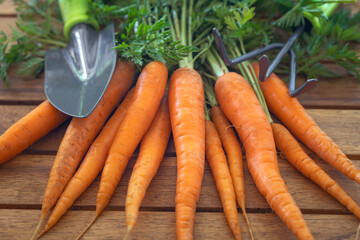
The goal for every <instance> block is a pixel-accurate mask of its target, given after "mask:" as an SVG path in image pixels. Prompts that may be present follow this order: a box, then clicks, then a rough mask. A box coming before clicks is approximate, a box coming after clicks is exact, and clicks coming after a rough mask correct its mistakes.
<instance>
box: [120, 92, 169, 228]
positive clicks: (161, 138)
mask: <svg viewBox="0 0 360 240" xmlns="http://www.w3.org/2000/svg"><path fill="white" fill-rule="evenodd" d="M170 133H171V125H170V115H169V106H168V99H167V95H165V96H164V98H163V100H162V102H161V105H160V107H159V109H158V111H157V113H156V115H155V118H154V120H153V121H152V123H151V125H150V128H149V129H148V130H147V132H146V134H145V135H144V137H143V139H142V140H141V144H140V152H139V156H138V159H137V160H136V163H135V166H134V169H133V172H132V174H131V178H130V181H129V187H128V191H127V195H126V203H125V214H126V226H127V235H128V234H130V232H131V230H132V229H133V228H134V226H135V224H136V221H137V217H138V214H139V207H140V204H141V201H142V200H143V198H144V196H145V193H146V190H147V188H148V186H149V184H150V182H151V180H152V179H153V178H154V176H155V174H156V172H157V170H158V169H159V166H160V163H161V161H162V159H163V157H164V154H165V151H166V146H167V144H168V142H169V138H170Z"/></svg>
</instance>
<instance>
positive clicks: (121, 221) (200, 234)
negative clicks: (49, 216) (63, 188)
mask: <svg viewBox="0 0 360 240" xmlns="http://www.w3.org/2000/svg"><path fill="white" fill-rule="evenodd" d="M39 216H40V211H39V210H6V209H4V210H0V225H1V226H2V227H1V229H0V234H1V239H3V240H20V239H21V240H22V239H30V237H31V234H32V231H33V230H34V229H35V226H36V224H37V221H38V218H39ZM92 216H93V213H92V212H89V211H70V212H69V213H68V215H67V216H66V217H65V218H63V219H62V220H60V222H59V223H58V224H57V225H55V227H54V228H53V229H51V230H50V231H49V232H48V233H46V234H45V235H44V236H43V238H41V239H44V240H52V239H75V238H76V236H77V235H78V234H79V233H80V232H81V230H82V229H83V228H84V227H85V225H86V223H87V222H88V221H89V219H90V218H91V217H92ZM304 217H305V220H306V221H307V223H308V225H309V228H310V230H311V231H312V233H313V235H314V237H315V239H318V240H330V239H342V240H354V239H355V234H356V228H357V226H358V221H357V220H356V219H354V218H352V216H349V215H327V214H324V215H313V214H305V215H304ZM249 220H250V222H251V224H252V228H253V232H254V237H255V239H269V240H278V239H287V240H291V239H294V240H295V239H296V238H295V237H294V235H292V233H291V232H290V231H289V230H288V229H287V228H286V226H285V225H284V224H283V223H282V222H281V220H280V219H279V218H278V217H277V216H276V215H274V214H271V213H268V214H249ZM239 221H240V224H241V226H242V231H243V239H250V236H249V231H248V229H247V227H246V225H245V222H244V220H243V219H242V217H241V216H240V215H239ZM125 232H126V228H125V214H124V212H123V211H104V213H103V214H102V215H101V216H100V218H99V219H98V221H97V222H95V224H94V225H93V226H92V227H91V228H90V229H89V230H88V232H87V233H86V234H85V235H84V237H83V238H82V239H84V240H91V239H94V240H95V239H122V238H123V236H124V235H125ZM130 239H131V240H135V239H142V240H152V239H176V236H175V213H174V212H152V211H144V212H140V214H139V219H138V223H137V225H136V226H135V228H134V230H133V232H132V234H131V236H130ZM194 239H199V240H200V239H206V240H218V239H233V236H232V233H231V231H230V229H229V227H228V225H227V222H226V219H225V217H224V214H223V213H203V212H198V213H196V220H195V228H194Z"/></svg>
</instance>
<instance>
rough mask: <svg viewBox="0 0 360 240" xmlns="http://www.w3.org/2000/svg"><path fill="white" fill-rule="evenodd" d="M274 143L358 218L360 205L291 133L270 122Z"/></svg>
mask: <svg viewBox="0 0 360 240" xmlns="http://www.w3.org/2000/svg"><path fill="white" fill-rule="evenodd" d="M271 127H272V129H273V133H274V138H275V143H276V146H277V148H278V149H279V150H280V151H281V153H282V154H283V155H284V157H285V158H286V159H287V160H288V161H289V162H290V163H291V164H292V165H293V166H294V167H295V168H296V169H297V170H298V171H299V172H301V173H302V174H303V175H304V176H305V177H307V178H310V179H311V180H312V181H313V182H315V183H316V184H317V185H319V186H320V187H321V188H322V189H324V190H325V191H326V192H327V193H329V194H330V195H331V196H333V197H334V198H335V199H336V200H338V201H339V202H340V203H341V204H342V205H344V206H345V207H346V208H347V209H349V211H350V212H352V213H353V214H354V215H355V216H356V217H357V218H359V219H360V207H359V206H358V205H357V204H356V202H354V201H353V200H352V199H351V197H350V196H349V195H347V193H346V192H345V191H344V190H343V189H342V188H341V187H340V186H339V185H338V184H337V183H336V182H335V180H333V179H332V178H331V177H330V176H329V175H327V174H326V172H324V171H323V170H322V169H321V168H320V167H319V166H318V165H317V164H316V163H315V161H314V160H312V159H311V158H310V157H309V156H308V155H307V154H306V153H305V152H304V150H303V149H302V148H301V146H300V144H299V143H298V142H297V141H296V140H295V138H294V137H293V136H292V135H291V133H290V132H289V131H288V130H287V129H286V128H285V127H284V126H283V125H281V124H277V123H272V124H271Z"/></svg>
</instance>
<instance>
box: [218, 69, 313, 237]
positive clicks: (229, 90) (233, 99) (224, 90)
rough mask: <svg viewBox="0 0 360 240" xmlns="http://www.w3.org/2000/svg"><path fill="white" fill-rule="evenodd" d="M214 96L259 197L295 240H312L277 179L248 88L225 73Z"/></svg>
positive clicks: (267, 131) (266, 133)
mask: <svg viewBox="0 0 360 240" xmlns="http://www.w3.org/2000/svg"><path fill="white" fill-rule="evenodd" d="M215 94H216V97H217V99H218V101H219V104H220V107H221V109H222V110H223V111H224V113H225V115H226V116H227V117H228V119H229V120H230V121H231V122H232V124H233V125H234V126H235V129H236V131H237V132H238V135H239V137H240V139H241V141H242V143H243V145H244V148H245V152H246V159H247V163H248V167H249V171H250V173H251V175H252V177H253V179H254V181H255V184H256V186H257V188H258V189H259V191H260V192H261V194H262V195H263V196H264V197H265V198H266V200H267V202H268V203H269V205H270V207H271V208H272V209H273V210H274V212H275V213H276V214H277V215H278V216H279V217H280V218H281V219H282V221H283V222H284V223H285V224H286V225H287V226H288V228H289V229H290V230H291V231H292V232H293V233H294V234H295V236H296V237H297V238H298V239H313V236H312V234H311V232H310V230H309V228H308V226H307V224H306V222H305V220H304V218H303V216H302V213H301V211H300V209H299V207H298V206H297V204H296V203H295V201H294V200H293V198H292V196H291V195H290V193H289V191H288V189H287V186H286V184H285V182H284V180H283V179H282V177H281V175H280V171H279V166H278V162H277V155H276V149H275V143H274V138H273V134H272V130H271V126H270V123H269V120H268V119H267V116H266V114H265V112H264V110H263V108H262V106H261V104H260V102H259V100H258V99H257V97H256V95H255V93H254V91H253V89H252V88H251V86H250V85H249V84H248V83H247V82H246V80H245V79H244V78H243V77H241V76H240V75H239V74H237V73H225V74H224V75H222V76H221V77H220V78H219V79H218V80H217V82H216V84H215Z"/></svg>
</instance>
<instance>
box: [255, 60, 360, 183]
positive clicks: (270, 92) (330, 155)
mask: <svg viewBox="0 0 360 240" xmlns="http://www.w3.org/2000/svg"><path fill="white" fill-rule="evenodd" d="M253 67H254V70H255V72H256V74H257V75H258V74H259V66H258V64H254V65H253ZM260 86H261V90H262V92H263V94H264V97H265V99H266V102H267V104H268V106H269V108H270V110H271V111H272V112H273V113H274V114H275V115H276V116H277V117H278V118H279V119H280V120H281V122H282V123H283V124H284V125H285V126H286V127H287V128H288V129H289V130H290V131H291V132H292V133H293V134H294V135H295V136H296V137H297V138H298V139H299V140H300V141H302V142H303V143H304V144H305V145H306V146H307V147H308V148H310V149H311V150H312V151H313V152H315V153H316V154H317V155H318V156H319V157H320V158H322V159H323V160H325V161H326V162H328V163H329V164H330V165H332V166H333V167H334V168H335V169H337V170H338V171H340V172H341V173H343V174H344V175H345V176H347V177H348V178H350V179H352V180H354V181H356V182H357V183H360V169H358V168H356V166H355V165H354V163H353V162H352V161H351V160H350V159H348V158H347V157H346V155H345V154H344V153H343V152H342V151H341V150H340V148H339V147H338V146H337V145H336V143H335V142H334V141H333V140H332V139H331V138H330V137H328V136H327V135H326V133H324V132H323V131H322V130H321V129H320V128H319V126H318V125H317V124H316V122H315V121H314V120H313V119H312V118H311V117H310V116H309V115H308V114H307V113H306V111H305V109H304V108H303V106H302V105H301V104H300V103H299V101H298V100H297V99H296V98H292V97H290V95H289V91H288V88H287V87H286V85H285V84H284V82H283V81H281V80H280V78H278V77H277V76H276V75H275V74H271V75H270V77H269V78H268V79H267V80H266V81H264V82H261V83H260Z"/></svg>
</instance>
